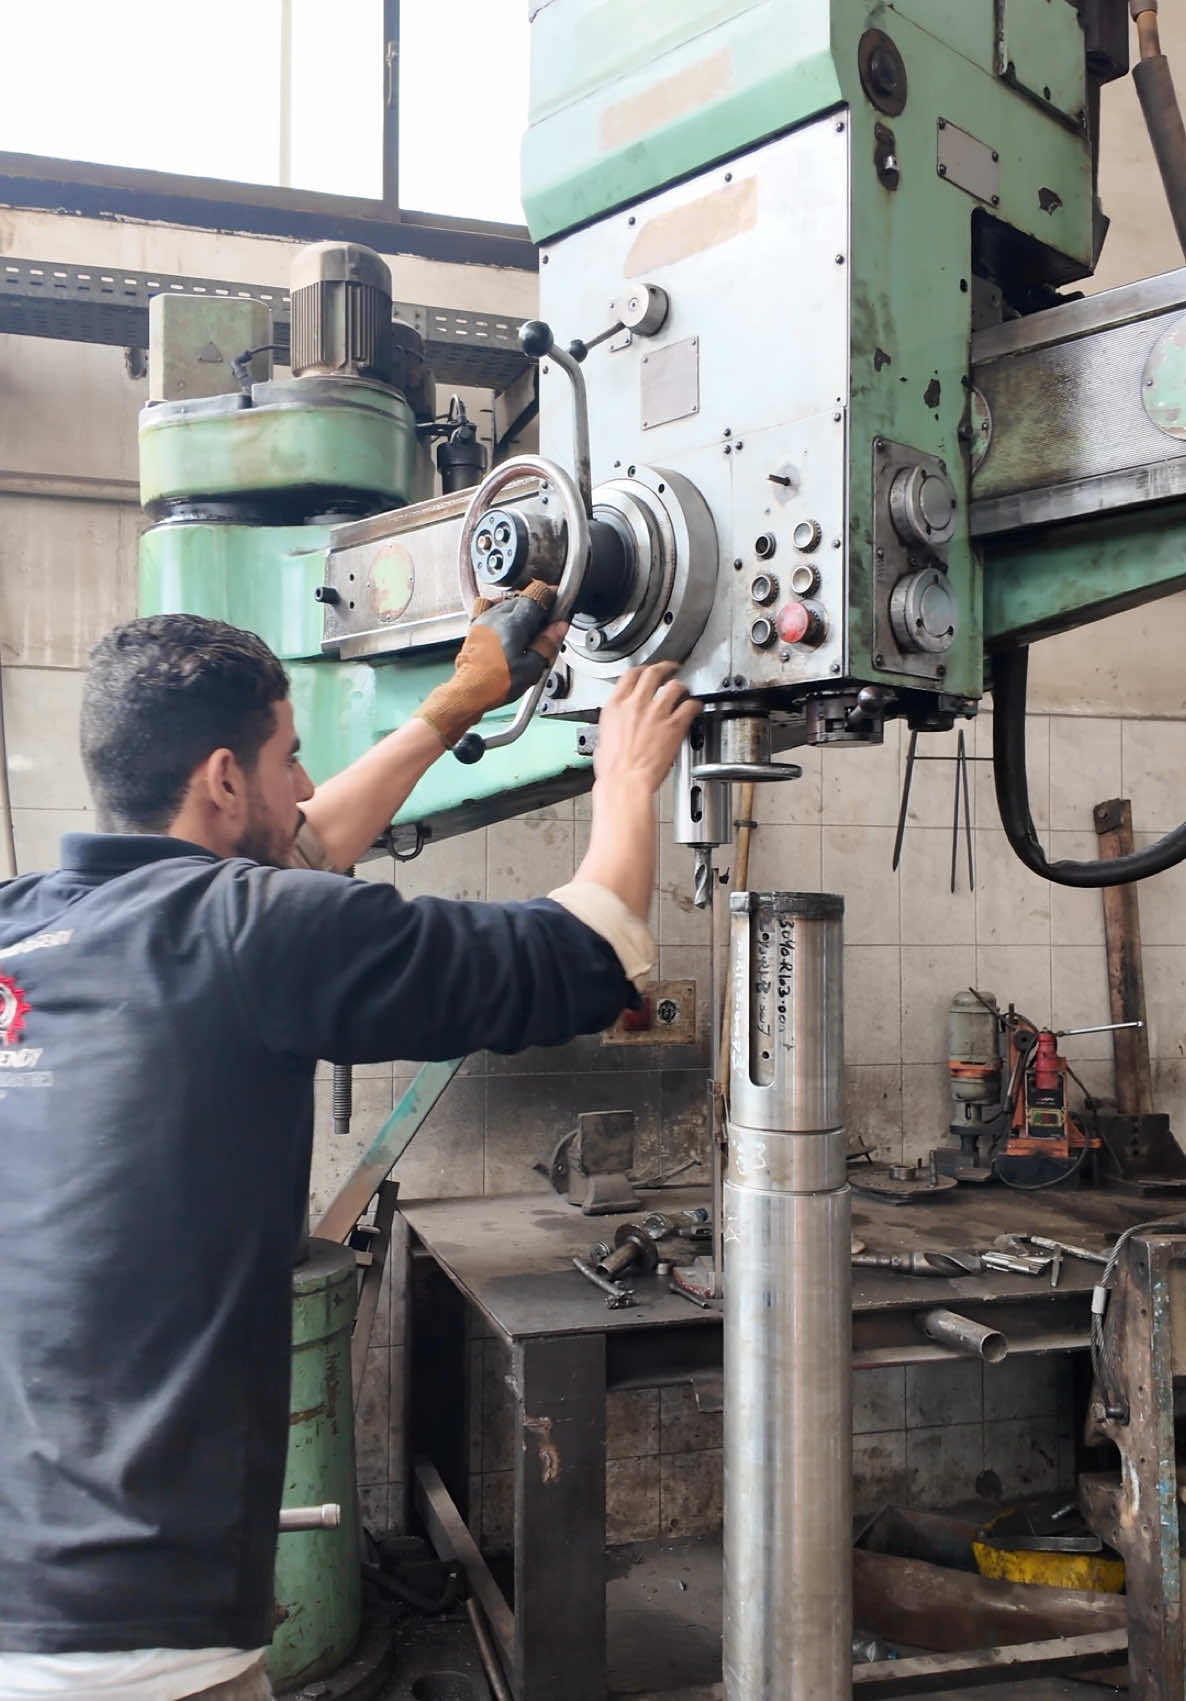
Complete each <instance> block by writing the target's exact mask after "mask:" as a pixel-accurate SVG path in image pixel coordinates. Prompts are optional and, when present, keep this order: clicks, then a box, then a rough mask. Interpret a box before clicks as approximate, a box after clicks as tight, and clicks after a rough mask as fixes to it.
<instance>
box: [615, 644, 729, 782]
mask: <svg viewBox="0 0 1186 1701" xmlns="http://www.w3.org/2000/svg"><path fill="white" fill-rule="evenodd" d="M677 672H678V664H677V663H675V662H656V663H654V664H653V665H652V666H650V667H638V668H632V669H631V670H630V672H629V673H626V674H624V675H623V676H622V678H621V679H620V680H619V681H618V684H617V686H616V688H615V690H614V694H613V696H612V697H611V698H610V700H609V702H608V703H607V704H606V705H605V708H604V709H602V711H601V721H600V727H599V731H598V734H597V752H596V755H595V757H594V760H593V770H594V773H595V774H596V776H597V779H598V782H599V783H602V782H604V783H605V784H607V785H611V786H614V785H617V784H618V783H619V782H626V783H629V782H631V781H635V782H637V783H638V784H640V785H642V786H645V787H646V788H647V789H648V790H649V791H651V792H655V791H658V789H659V787H660V786H661V785H662V784H663V781H664V780H665V779H666V777H667V775H668V773H669V772H670V769H671V765H672V763H673V762H674V761H675V758H676V752H677V751H678V750H679V747H680V745H681V744H682V743H683V741H684V739H685V738H686V737H687V735H688V731H689V729H690V727H691V725H692V722H693V721H694V720H695V719H696V717H697V715H699V714H700V713H701V711H702V710H703V708H704V705H703V703H701V702H698V701H697V700H696V698H694V697H689V696H688V693H687V691H686V690H685V689H684V687H683V686H682V685H681V684H680V683H679V681H678V680H677V679H676V677H675V675H676V673H677Z"/></svg>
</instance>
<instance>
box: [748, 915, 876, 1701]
mask: <svg viewBox="0 0 1186 1701" xmlns="http://www.w3.org/2000/svg"><path fill="white" fill-rule="evenodd" d="M730 909H731V911H732V930H733V931H732V940H731V959H732V960H731V965H730V967H731V974H732V978H733V986H734V1006H733V1027H732V1045H731V1094H730V1117H729V1170H728V1176H727V1179H726V1182H725V1190H724V1191H725V1212H724V1220H725V1229H724V1234H725V1245H726V1257H727V1259H728V1264H729V1272H728V1280H727V1282H726V1283H725V1419H724V1444H725V1445H724V1452H725V1639H724V1675H725V1701H771V1698H773V1697H778V1701H848V1698H850V1697H851V1694H852V1569H851V1566H852V1561H851V1557H850V1547H851V1541H852V1527H851V1526H852V1511H851V1509H852V1371H851V1357H852V1319H851V1293H850V1285H851V1275H850V1257H851V1245H852V1209H851V1195H850V1193H849V1189H848V1184H847V1180H846V1174H847V1164H846V1152H845V1136H844V1129H843V1096H844V1092H843V1089H844V1041H843V980H842V973H843V922H842V918H843V913H844V905H843V900H842V899H840V898H838V897H832V896H828V895H825V894H819V893H789V892H774V893H757V892H737V893H734V894H733V896H732V898H731V899H730Z"/></svg>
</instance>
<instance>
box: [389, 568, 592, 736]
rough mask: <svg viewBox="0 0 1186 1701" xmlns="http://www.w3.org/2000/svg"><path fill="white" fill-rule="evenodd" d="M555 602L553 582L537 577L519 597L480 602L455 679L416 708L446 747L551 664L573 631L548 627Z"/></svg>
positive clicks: (532, 682)
mask: <svg viewBox="0 0 1186 1701" xmlns="http://www.w3.org/2000/svg"><path fill="white" fill-rule="evenodd" d="M554 600H555V591H554V590H553V588H552V586H551V585H545V584H542V583H540V581H538V580H534V581H533V582H532V583H531V584H530V585H528V587H527V589H526V590H525V591H523V592H522V593H521V594H520V595H517V596H508V597H503V598H502V600H501V601H500V602H496V603H486V602H482V603H479V604H478V613H477V616H476V618H475V620H474V621H473V623H472V625H471V626H470V629H469V631H468V632H467V633H466V636H465V642H464V643H463V644H462V646H461V649H460V651H459V652H458V656H457V660H456V662H455V664H454V671H453V677H452V679H449V680H446V681H445V683H444V684H443V685H438V686H437V688H436V690H435V691H433V692H431V693H430V694H429V696H428V697H427V698H426V699H425V701H424V703H423V704H422V705H421V707H420V709H419V710H418V711H417V712H418V714H419V716H420V718H421V719H422V720H425V721H427V722H428V723H429V725H430V726H431V727H433V728H434V729H435V731H436V732H438V733H439V734H440V736H441V738H442V740H443V741H444V743H445V744H446V745H447V746H449V747H450V748H451V747H452V746H453V745H454V744H456V743H457V740H458V739H459V738H460V737H461V736H462V734H463V733H466V732H468V731H469V729H470V728H471V727H472V726H474V725H476V723H477V722H478V721H480V720H481V718H482V716H483V715H484V714H486V713H487V712H488V711H489V710H490V709H500V708H502V707H503V705H504V704H506V703H513V702H514V701H515V699H516V698H517V697H521V696H522V695H523V693H524V692H525V691H528V690H530V688H531V687H532V686H533V685H535V684H536V683H537V682H538V681H539V679H540V678H541V676H542V675H543V674H545V673H546V672H547V671H548V669H549V668H550V667H551V666H552V663H553V662H554V661H555V660H556V654H557V651H558V650H559V648H560V645H561V643H562V641H563V639H564V635H565V633H566V632H567V630H568V628H567V626H564V625H560V624H553V625H548V612H549V610H550V609H551V606H552V603H553V601H554Z"/></svg>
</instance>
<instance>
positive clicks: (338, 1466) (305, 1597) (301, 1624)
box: [268, 1240, 362, 1692]
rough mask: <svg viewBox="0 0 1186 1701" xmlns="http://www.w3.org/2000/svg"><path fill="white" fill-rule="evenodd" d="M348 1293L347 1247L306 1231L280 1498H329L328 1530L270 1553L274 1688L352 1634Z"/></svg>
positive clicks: (286, 1538)
mask: <svg viewBox="0 0 1186 1701" xmlns="http://www.w3.org/2000/svg"><path fill="white" fill-rule="evenodd" d="M355 1301H356V1277H355V1259H354V1254H353V1252H352V1251H351V1250H350V1249H349V1247H343V1246H339V1245H338V1244H337V1242H336V1241H332V1240H312V1241H310V1242H309V1255H308V1257H307V1258H306V1259H305V1261H304V1262H303V1263H301V1264H298V1265H297V1267H296V1269H295V1270H294V1271H293V1278H292V1401H291V1406H290V1413H291V1415H290V1417H289V1420H288V1421H289V1436H288V1464H287V1467H286V1472H285V1478H284V1500H283V1504H284V1505H285V1506H319V1505H324V1504H325V1503H326V1502H336V1503H337V1504H338V1505H340V1506H341V1508H342V1522H341V1524H340V1526H339V1527H338V1528H337V1529H336V1530H293V1531H286V1532H285V1533H284V1534H282V1535H281V1537H280V1543H279V1548H278V1551H277V1556H276V1611H277V1619H278V1623H277V1626H276V1632H275V1635H274V1636H273V1638H272V1647H271V1651H270V1653H269V1654H268V1670H269V1674H270V1676H271V1679H272V1687H273V1688H274V1689H275V1690H277V1691H278V1692H282V1691H284V1690H290V1689H299V1688H301V1686H302V1685H303V1684H305V1683H309V1682H311V1681H312V1680H313V1679H315V1678H318V1677H322V1676H324V1675H325V1674H326V1673H328V1672H332V1671H334V1670H336V1669H337V1667H338V1666H340V1665H341V1664H342V1662H343V1660H345V1659H347V1658H348V1657H349V1655H350V1654H351V1653H352V1651H353V1649H354V1645H355V1643H356V1642H357V1640H358V1635H359V1630H360V1628H361V1625H362V1580H361V1575H360V1572H359V1564H358V1510H357V1502H356V1490H355V1486H354V1402H353V1398H352V1395H351V1376H350V1335H351V1331H352V1329H353V1327H354V1309H355Z"/></svg>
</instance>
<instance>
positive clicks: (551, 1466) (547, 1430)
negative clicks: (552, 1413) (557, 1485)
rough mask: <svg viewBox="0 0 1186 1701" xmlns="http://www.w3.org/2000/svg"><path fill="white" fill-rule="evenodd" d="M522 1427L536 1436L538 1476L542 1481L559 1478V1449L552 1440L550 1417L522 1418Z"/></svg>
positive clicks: (555, 1480)
mask: <svg viewBox="0 0 1186 1701" xmlns="http://www.w3.org/2000/svg"><path fill="white" fill-rule="evenodd" d="M523 1428H524V1429H525V1430H526V1431H527V1433H528V1434H529V1435H534V1436H535V1438H536V1447H537V1450H538V1452H539V1478H540V1481H541V1482H542V1483H552V1482H558V1481H559V1479H560V1470H561V1465H560V1449H559V1448H558V1447H557V1446H556V1443H555V1442H554V1441H553V1440H552V1420H551V1418H550V1417H541V1418H530V1417H525V1418H524V1419H523Z"/></svg>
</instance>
